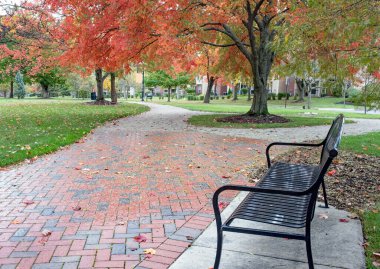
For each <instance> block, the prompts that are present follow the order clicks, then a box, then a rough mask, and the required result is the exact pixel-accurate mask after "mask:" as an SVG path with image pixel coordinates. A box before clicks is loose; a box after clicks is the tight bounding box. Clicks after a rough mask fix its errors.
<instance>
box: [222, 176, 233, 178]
mask: <svg viewBox="0 0 380 269" xmlns="http://www.w3.org/2000/svg"><path fill="white" fill-rule="evenodd" d="M222 178H231V176H222Z"/></svg>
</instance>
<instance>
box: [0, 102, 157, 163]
mask: <svg viewBox="0 0 380 269" xmlns="http://www.w3.org/2000/svg"><path fill="white" fill-rule="evenodd" d="M126 104H127V103H121V104H117V105H116V106H117V107H122V106H126ZM77 105H83V106H88V104H86V103H77ZM128 105H129V103H128ZM131 105H132V106H134V107H135V111H133V110H132V111H128V112H126V114H118V113H115V114H113V115H112V116H109V117H108V118H107V119H101V120H99V121H98V122H97V123H96V124H94V123H92V124H88V125H87V126H83V127H82V128H81V130H80V131H81V132H80V133H79V132H77V133H67V134H66V139H65V140H60V141H59V142H57V143H50V144H49V147H45V148H43V149H41V148H36V149H32V150H30V151H25V152H17V153H16V154H15V156H16V158H7V160H6V161H5V162H4V157H3V156H2V155H0V168H2V169H7V168H8V167H10V166H13V165H20V164H22V163H23V162H24V161H25V160H30V161H34V160H35V159H36V158H37V157H41V156H44V155H48V154H51V153H54V152H56V151H59V150H61V149H64V148H66V147H68V146H70V145H72V144H75V143H78V142H80V141H81V140H82V139H84V138H85V137H86V136H88V135H89V134H90V133H92V132H93V130H95V129H96V128H98V127H102V126H104V125H106V124H107V123H109V122H111V121H114V120H118V119H122V118H129V117H134V116H137V115H139V114H142V113H144V112H147V111H149V110H150V108H149V107H148V106H146V105H143V104H131ZM93 107H97V106H93ZM99 107H107V106H99ZM109 107H114V106H109ZM91 125H92V126H91ZM46 138H48V137H46ZM31 142H33V141H31Z"/></svg>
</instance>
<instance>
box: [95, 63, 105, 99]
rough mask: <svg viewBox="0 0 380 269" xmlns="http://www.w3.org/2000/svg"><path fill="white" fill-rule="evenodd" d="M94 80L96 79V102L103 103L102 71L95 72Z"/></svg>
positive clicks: (99, 69)
mask: <svg viewBox="0 0 380 269" xmlns="http://www.w3.org/2000/svg"><path fill="white" fill-rule="evenodd" d="M95 78H96V100H97V101H103V100H104V89H103V81H104V79H103V70H102V69H101V68H98V69H96V70H95Z"/></svg>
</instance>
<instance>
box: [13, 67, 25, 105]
mask: <svg viewBox="0 0 380 269" xmlns="http://www.w3.org/2000/svg"><path fill="white" fill-rule="evenodd" d="M15 81H16V96H17V98H18V99H23V98H24V97H25V84H24V78H23V76H22V74H21V72H20V71H18V72H17V74H16V78H15Z"/></svg>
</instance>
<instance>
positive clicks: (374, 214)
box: [362, 204, 380, 269]
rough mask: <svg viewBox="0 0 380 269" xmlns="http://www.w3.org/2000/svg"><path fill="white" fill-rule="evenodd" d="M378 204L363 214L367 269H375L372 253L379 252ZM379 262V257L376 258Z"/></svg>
mask: <svg viewBox="0 0 380 269" xmlns="http://www.w3.org/2000/svg"><path fill="white" fill-rule="evenodd" d="M379 212H380V204H378V205H377V209H375V210H371V211H367V212H365V213H364V214H363V216H362V218H363V226H364V227H363V230H364V234H365V237H366V239H367V243H368V246H367V248H366V250H365V252H366V264H367V268H368V269H376V268H379V267H376V266H375V265H373V262H374V261H375V259H374V257H373V253H374V252H377V253H379V252H380V213H379ZM376 261H377V262H380V259H379V258H377V259H376Z"/></svg>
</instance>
